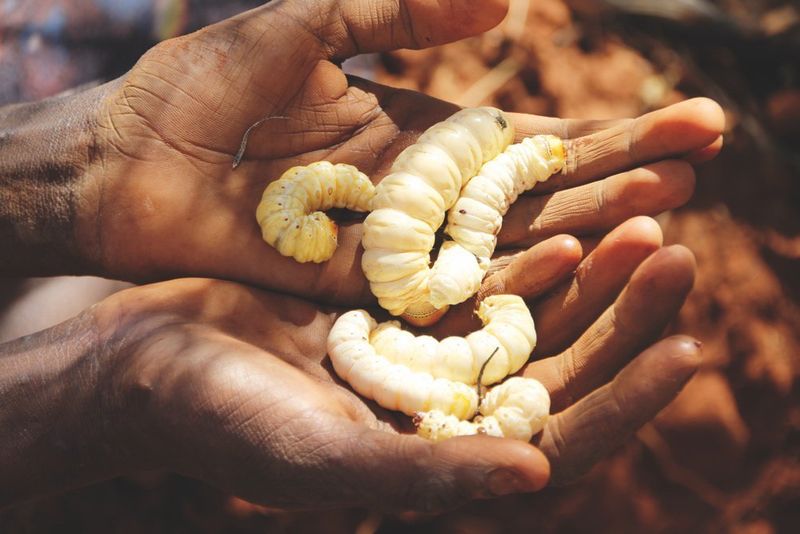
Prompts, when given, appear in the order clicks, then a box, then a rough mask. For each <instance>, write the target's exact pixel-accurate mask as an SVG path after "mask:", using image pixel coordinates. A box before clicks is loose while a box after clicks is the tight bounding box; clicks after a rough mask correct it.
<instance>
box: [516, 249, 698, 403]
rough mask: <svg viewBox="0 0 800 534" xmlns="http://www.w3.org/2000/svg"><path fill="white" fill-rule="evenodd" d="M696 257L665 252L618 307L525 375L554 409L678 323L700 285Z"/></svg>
mask: <svg viewBox="0 0 800 534" xmlns="http://www.w3.org/2000/svg"><path fill="white" fill-rule="evenodd" d="M694 270H695V263H694V256H693V255H692V253H691V252H690V251H689V249H687V248H685V247H682V246H680V245H674V246H671V247H666V248H662V249H661V250H659V251H658V252H656V253H655V254H653V255H652V256H650V257H649V258H648V259H647V260H645V261H644V262H643V263H642V265H641V266H640V267H639V268H638V269H637V270H636V272H635V273H634V274H633V276H632V277H631V281H630V283H629V284H628V286H627V287H626V288H625V290H624V291H623V292H622V294H621V295H620V296H619V298H617V300H616V301H615V302H614V304H613V305H612V306H611V307H610V308H608V309H607V310H606V311H605V312H604V313H603V315H601V316H600V318H599V319H598V320H597V321H595V322H594V324H593V325H592V326H591V327H589V329H588V330H587V331H586V332H585V333H584V334H583V335H581V337H580V338H579V339H578V340H577V341H576V342H575V343H574V344H573V345H572V346H571V347H570V348H569V349H567V350H566V351H564V352H563V353H561V354H559V355H558V356H553V357H550V358H546V359H544V360H540V361H537V362H534V363H532V364H529V365H528V366H527V367H526V368H525V370H524V373H525V375H526V376H532V377H535V378H536V379H537V380H539V381H541V382H542V383H543V384H544V385H545V387H547V390H548V391H549V392H550V397H551V402H552V406H553V410H555V411H558V410H560V409H563V408H565V407H566V406H569V405H571V404H573V403H574V402H575V401H576V400H578V399H580V398H582V397H584V396H585V395H587V394H588V393H589V392H590V391H592V390H593V389H595V388H596V387H598V386H600V385H601V384H604V383H605V382H606V381H608V380H609V379H610V378H611V377H612V376H614V375H615V374H616V373H617V371H618V370H619V369H620V368H622V367H623V366H624V365H625V364H626V363H627V362H628V360H629V359H630V358H631V357H633V355H635V354H636V353H637V352H639V351H640V350H642V348H643V347H646V346H647V345H648V344H650V343H652V342H653V341H654V340H655V339H657V338H658V336H660V335H661V333H662V332H663V331H664V328H666V326H667V325H668V324H669V322H670V321H672V320H673V319H674V318H675V316H676V315H677V313H678V310H680V308H681V306H682V305H683V302H684V300H685V299H686V296H687V295H688V293H689V291H690V290H691V288H692V284H693V282H694Z"/></svg>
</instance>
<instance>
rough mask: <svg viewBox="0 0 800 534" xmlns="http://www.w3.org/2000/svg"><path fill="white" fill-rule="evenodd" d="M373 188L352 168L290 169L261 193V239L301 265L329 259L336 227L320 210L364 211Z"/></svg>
mask: <svg viewBox="0 0 800 534" xmlns="http://www.w3.org/2000/svg"><path fill="white" fill-rule="evenodd" d="M374 196H375V187H374V186H373V185H372V182H371V181H370V179H369V178H368V177H367V176H366V175H365V174H364V173H362V172H360V171H359V170H358V169H356V168H355V167H353V166H352V165H347V164H344V163H337V164H333V163H330V162H327V161H318V162H316V163H312V164H310V165H308V166H305V167H292V168H291V169H289V170H288V171H286V172H285V173H283V175H282V176H281V177H280V178H279V179H278V180H275V181H274V182H272V183H270V184H269V185H268V186H267V188H266V189H265V190H264V194H263V196H262V197H261V202H260V203H259V204H258V208H256V220H257V221H258V225H259V226H260V227H261V235H262V237H263V238H264V241H266V242H267V243H269V244H270V245H271V246H273V247H275V249H276V250H277V251H278V252H280V253H281V254H282V255H284V256H289V257H292V258H294V259H295V260H296V261H298V262H300V263H306V262H309V261H311V262H314V263H321V262H324V261H327V260H329V259H330V258H331V257H332V256H333V253H334V252H335V251H336V247H337V244H338V241H337V234H338V226H337V225H336V223H335V222H334V221H332V220H331V219H330V217H328V216H327V215H326V214H325V213H323V211H324V210H328V209H331V208H347V209H349V210H353V211H369V210H370V207H371V202H372V198H373V197H374Z"/></svg>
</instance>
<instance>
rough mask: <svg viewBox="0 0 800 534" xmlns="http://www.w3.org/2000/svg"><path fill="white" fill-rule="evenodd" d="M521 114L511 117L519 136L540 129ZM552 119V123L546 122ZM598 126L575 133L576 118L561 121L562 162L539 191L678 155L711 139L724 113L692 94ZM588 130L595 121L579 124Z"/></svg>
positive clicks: (721, 124)
mask: <svg viewBox="0 0 800 534" xmlns="http://www.w3.org/2000/svg"><path fill="white" fill-rule="evenodd" d="M526 117H527V116H522V117H521V118H520V119H519V120H517V121H515V125H516V126H517V127H518V130H519V131H518V135H519V136H528V135H533V134H535V133H542V131H541V130H537V129H536V128H537V126H539V125H540V124H541V122H540V121H539V120H538V119H536V118H533V117H531V118H526ZM551 124H552V125H555V123H551ZM611 124H612V125H611V126H610V127H608V128H606V129H604V130H601V131H595V132H594V133H589V134H587V135H584V136H581V137H575V134H576V133H582V131H581V130H580V128H577V129H578V131H577V132H575V131H572V132H571V131H568V129H569V128H570V127H572V128H573V129H576V123H574V122H566V123H562V125H561V133H559V134H557V135H560V136H561V137H562V138H565V139H570V141H569V142H568V143H567V164H566V166H565V168H564V170H563V171H562V172H561V174H559V175H556V176H554V177H552V178H551V179H550V180H548V181H547V182H545V183H542V184H539V185H537V189H538V190H539V191H540V192H546V191H554V190H557V189H565V188H568V187H574V186H576V185H579V184H583V183H586V182H590V181H592V180H596V179H598V178H602V177H604V176H608V175H609V174H613V173H616V172H620V171H624V170H627V169H632V168H634V167H637V166H640V165H643V164H645V163H650V162H653V161H658V160H661V159H666V158H674V157H682V156H684V155H686V154H688V153H691V152H693V151H696V150H699V149H702V148H704V147H706V146H708V145H711V144H713V143H714V142H715V141H716V139H717V138H718V137H719V136H720V135H721V134H722V130H723V128H724V126H725V115H724V113H723V111H722V108H720V106H719V104H717V103H716V102H714V101H713V100H710V99H708V98H694V99H691V100H687V101H685V102H680V103H678V104H674V105H672V106H669V107H666V108H664V109H660V110H657V111H653V112H651V113H647V114H646V115H642V116H641V117H638V118H636V119H627V120H623V121H620V122H615V123H611ZM585 128H586V129H587V130H588V131H592V130H593V129H595V128H596V126H594V125H592V124H591V123H589V124H588V125H586V126H585Z"/></svg>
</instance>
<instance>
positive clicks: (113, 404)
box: [0, 218, 699, 512]
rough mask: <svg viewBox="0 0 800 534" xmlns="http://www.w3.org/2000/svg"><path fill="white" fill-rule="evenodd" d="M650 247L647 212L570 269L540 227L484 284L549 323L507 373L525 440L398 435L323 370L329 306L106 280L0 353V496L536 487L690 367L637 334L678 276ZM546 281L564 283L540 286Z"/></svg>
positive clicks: (573, 253)
mask: <svg viewBox="0 0 800 534" xmlns="http://www.w3.org/2000/svg"><path fill="white" fill-rule="evenodd" d="M660 239H661V236H660V232H659V231H658V227H657V225H655V223H654V222H653V221H652V220H649V219H645V218H638V219H634V220H631V221H629V222H627V223H626V224H624V225H622V226H621V227H619V228H618V229H616V230H615V231H614V232H613V233H612V234H611V235H610V236H609V238H607V239H605V240H603V241H602V242H601V243H600V244H599V245H598V246H597V247H596V248H595V250H594V251H593V252H591V253H590V255H589V256H588V257H587V258H586V259H585V260H584V261H582V262H580V258H581V247H580V245H579V243H578V242H577V241H576V240H575V239H574V238H572V237H569V236H556V237H553V238H551V239H549V240H547V241H545V242H543V243H540V244H538V245H536V246H534V247H533V248H532V249H530V250H528V251H527V252H525V253H524V254H520V255H518V256H516V257H515V258H513V259H512V260H511V262H510V264H509V265H507V267H506V268H505V269H503V270H500V271H498V272H496V273H495V274H493V275H491V276H490V278H489V279H488V280H487V283H486V284H485V286H484V291H483V292H482V294H483V295H484V296H486V295H489V294H492V293H493V292H495V291H497V290H501V288H502V290H503V291H508V292H516V293H519V294H522V295H523V296H525V297H526V298H527V299H528V300H529V301H530V302H531V303H532V304H533V310H534V313H535V320H536V321H537V322H538V323H540V324H548V325H549V328H550V329H549V330H542V329H540V331H539V337H540V345H539V346H540V347H552V346H555V345H557V344H558V343H554V341H553V336H552V334H551V332H552V333H556V334H557V336H556V339H557V340H558V342H559V343H566V344H567V348H566V349H565V350H563V351H559V350H547V349H544V350H541V351H538V350H537V352H539V353H540V356H541V359H539V360H538V361H536V362H535V363H532V364H530V365H529V366H528V367H527V368H526V369H525V371H524V373H525V374H526V375H528V376H533V377H536V378H538V379H539V380H541V381H543V382H544V383H545V385H546V386H547V387H548V389H549V390H550V393H551V395H552V397H553V403H554V404H553V413H554V415H553V417H552V418H551V420H550V422H549V423H548V425H547V427H546V428H545V431H544V432H543V434H542V435H541V436H538V437H537V438H536V439H535V442H536V443H537V444H538V448H536V447H534V446H532V445H529V444H525V443H521V442H516V441H513V440H505V439H497V438H489V437H485V436H476V437H467V438H456V439H452V440H448V441H445V442H443V443H440V444H436V445H434V444H431V443H429V442H426V441H424V440H422V439H420V438H417V437H415V436H409V435H404V434H402V433H401V434H398V433H397V429H399V428H403V427H405V428H408V421H407V418H404V417H403V416H398V415H397V414H391V413H387V412H386V411H384V410H382V409H379V408H377V407H376V406H375V405H374V404H373V403H371V402H365V401H364V400H362V399H361V398H360V397H358V396H357V395H355V394H353V393H352V392H351V391H350V390H349V388H348V387H347V386H346V385H343V384H342V383H341V382H340V381H339V380H338V379H337V378H335V376H333V375H332V372H331V370H330V364H329V361H328V359H327V357H326V353H325V340H326V337H327V334H328V331H329V329H330V327H331V325H332V324H333V321H334V320H335V319H336V317H337V316H338V315H339V314H340V313H342V312H344V311H346V310H345V309H341V308H324V307H320V306H319V305H318V304H313V303H310V302H307V301H303V300H299V299H297V298H294V297H289V296H280V295H276V294H270V293H267V292H263V291H261V290H257V289H254V288H249V287H246V286H242V285H238V284H234V283H231V282H222V281H214V280H202V279H186V280H175V281H171V282H165V283H161V284H157V285H151V286H142V287H138V288H134V289H130V290H127V291H123V292H121V293H118V294H116V295H114V296H112V297H109V298H108V299H106V300H105V301H103V302H102V303H100V304H98V305H97V306H95V307H93V308H91V309H90V310H88V311H87V312H85V313H84V314H83V315H81V316H80V317H78V318H76V319H73V320H71V321H68V322H67V323H64V324H62V325H60V326H58V327H56V328H54V329H51V330H49V331H45V332H42V333H39V334H35V335H34V336H30V337H28V338H25V339H22V340H19V341H15V342H12V343H9V344H6V345H3V346H0V353H2V355H3V356H2V357H0V395H1V396H2V398H3V400H4V402H3V403H2V404H0V427H1V428H2V430H3V432H2V435H3V436H5V437H4V439H3V440H0V475H1V476H2V479H3V480H4V484H3V485H2V488H0V503H2V504H6V505H7V504H11V503H14V502H19V501H20V500H24V499H26V498H29V497H32V496H35V495H39V494H42V493H47V492H52V491H58V490H63V489H65V488H68V487H73V486H77V485H82V484H86V483H89V482H92V481H96V480H101V479H104V478H108V477H111V476H114V475H117V474H120V473H128V472H132V471H135V470H139V469H144V468H161V469H168V470H173V471H177V472H181V473H184V474H186V475H188V476H192V477H197V478H200V479H202V480H205V481H207V482H208V483H210V484H213V485H215V486H217V487H220V488H223V489H225V490H228V491H231V492H233V493H236V494H238V495H241V496H243V497H245V498H248V499H251V500H253V501H256V502H263V503H267V504H271V505H277V506H283V507H300V508H320V507H330V506H351V505H359V506H369V507H374V508H378V509H382V510H388V511H395V512H396V511H404V510H413V511H417V512H435V511H440V510H445V509H449V508H452V507H455V506H457V505H459V504H463V503H465V502H467V501H469V500H471V499H475V498H487V497H492V496H497V495H503V494H507V493H516V492H525V491H535V490H537V489H539V488H541V487H542V486H544V485H545V484H546V483H547V481H548V478H549V477H550V476H551V472H552V480H553V482H554V483H567V482H569V481H572V480H574V479H575V478H576V477H578V476H580V475H581V474H582V473H583V472H585V471H586V470H587V469H589V468H590V467H591V465H592V464H593V463H594V462H596V461H597V460H598V459H599V458H600V457H601V456H602V455H604V454H605V453H607V452H608V451H610V450H611V449H612V448H613V447H615V446H617V445H618V444H619V443H621V442H622V441H624V440H626V439H628V438H629V437H630V436H631V435H632V433H633V432H634V431H635V430H636V429H637V428H639V427H640V426H641V425H642V424H644V423H645V422H646V421H648V420H650V419H651V418H652V417H653V416H654V415H655V414H656V413H657V412H658V411H659V410H660V409H661V408H663V407H664V406H665V405H666V404H667V403H668V402H669V401H670V400H671V399H672V398H673V397H674V396H675V395H676V394H677V393H678V391H680V389H681V388H682V387H683V385H684V383H685V382H686V381H687V380H688V378H689V377H690V376H691V375H692V373H693V372H694V370H695V369H696V367H697V365H698V361H699V344H697V343H696V342H695V341H694V340H691V339H688V338H684V337H680V336H678V337H672V338H669V339H666V340H664V341H661V342H657V343H655V344H652V343H653V342H654V341H655V340H656V339H658V337H659V336H660V333H661V331H662V329H663V328H664V326H665V325H666V324H667V322H668V321H669V320H670V319H671V318H672V317H673V316H674V315H675V313H676V312H677V310H678V309H679V308H680V306H681V304H682V303H683V300H684V298H685V297H686V294H687V293H688V291H689V289H690V288H691V285H692V280H693V273H694V260H693V258H692V255H691V253H690V252H689V251H688V250H686V249H684V248H682V247H678V246H673V247H668V248H664V249H660V250H659V246H660ZM654 251H655V252H654ZM614 255H621V256H624V257H625V258H626V262H625V266H624V267H623V268H622V269H620V271H619V272H618V273H616V274H615V275H614V279H613V280H611V279H609V280H606V281H596V282H595V283H594V284H593V287H596V292H595V294H593V295H590V296H589V297H588V298H584V297H583V296H582V295H580V294H578V295H576V296H575V297H574V298H572V299H570V302H569V305H568V306H567V305H565V306H564V307H563V308H562V309H561V310H556V309H554V308H553V302H554V299H559V298H560V297H559V295H561V294H563V293H564V291H566V292H567V293H569V288H570V287H571V286H572V285H573V284H575V283H576V281H577V279H576V277H575V276H574V275H573V274H572V272H573V271H574V270H575V268H576V266H577V272H578V273H579V274H578V277H580V276H584V277H590V276H592V272H593V270H594V268H595V267H594V266H593V265H592V263H593V262H595V264H596V263H599V262H602V261H603V260H602V258H604V257H609V256H614ZM645 258H646V259H645ZM579 262H580V264H579V265H578V263H579ZM519 272H526V273H528V275H527V276H525V277H520V276H518V273H519ZM580 273H582V274H580ZM628 279H630V281H629V282H628ZM558 281H560V282H561V283H560V284H557V286H558V287H560V288H563V289H556V290H555V291H550V292H548V289H550V288H551V287H552V286H553V284H554V283H556V282H558ZM492 288H494V289H492ZM621 288H624V289H622V292H621V294H620V289H621ZM543 294H546V295H547V296H544V297H543V296H542V295H543ZM598 294H601V295H602V297H598V296H597V295H598ZM472 306H474V303H472ZM643 307H646V308H647V310H648V313H641V309H642V308H643ZM462 309H466V307H462ZM611 317H615V318H617V319H611ZM578 318H581V320H579V319H578ZM470 320H471V319H470V318H469V317H468V316H467V315H465V314H463V313H458V312H457V311H456V313H454V314H451V315H449V316H448V317H447V319H446V324H445V325H441V326H439V327H438V328H439V332H438V333H439V334H441V335H444V334H448V333H464V331H465V330H467V329H469V328H472V324H471V323H470ZM586 320H588V321H589V323H590V324H589V325H588V327H586V326H582V325H581V324H580V323H581V321H586ZM42 361H47V365H42ZM620 370H621V372H620Z"/></svg>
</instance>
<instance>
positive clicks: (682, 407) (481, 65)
mask: <svg viewBox="0 0 800 534" xmlns="http://www.w3.org/2000/svg"><path fill="white" fill-rule="evenodd" d="M568 3H569V4H570V5H569V6H568V5H566V4H565V2H563V1H562V0H539V1H530V2H529V1H527V0H516V1H514V2H512V4H513V9H515V10H516V11H515V12H514V13H515V14H514V15H512V16H511V17H510V18H509V19H508V20H507V21H506V22H505V23H504V24H503V25H501V26H500V27H499V28H498V29H496V30H493V31H492V32H490V33H489V34H487V35H485V36H483V37H481V38H476V39H472V40H468V41H464V42H461V43H457V44H454V45H450V46H446V47H442V48H439V49H435V50H431V51H423V52H409V51H401V52H396V53H392V54H387V55H383V56H381V57H377V58H374V60H375V61H376V62H377V66H378V69H379V76H378V79H379V80H380V81H382V82H385V83H388V84H392V85H396V86H402V87H409V88H413V89H418V90H421V91H424V92H427V93H429V94H432V95H434V96H437V97H440V98H443V99H447V100H455V101H456V102H458V103H460V104H464V105H479V104H491V105H496V106H499V107H502V108H505V109H508V110H513V111H523V112H528V113H536V114H545V115H558V116H565V117H579V118H615V117H629V116H635V115H638V114H640V113H642V112H646V111H648V110H650V109H654V108H657V107H661V106H664V105H666V104H669V103H671V102H674V101H676V100H680V99H683V98H687V97H691V96H697V95H706V96H710V97H712V98H715V99H717V100H718V101H719V102H720V103H721V104H722V105H723V107H724V108H725V110H726V113H727V117H728V126H727V131H726V133H725V149H724V151H723V152H722V154H721V155H720V157H719V158H718V159H717V160H716V161H714V162H712V163H709V164H705V165H702V166H701V167H700V168H699V169H698V185H697V192H696V194H695V197H694V198H693V199H692V201H691V202H690V203H689V205H688V206H686V207H684V208H681V209H679V210H676V211H673V212H670V213H666V214H662V215H660V216H659V217H658V219H659V222H660V223H661V225H662V227H663V229H664V231H665V234H666V237H667V242H668V243H682V244H685V245H687V246H688V247H689V248H691V249H692V250H693V251H694V253H695V254H696V256H697V260H698V268H699V274H698V277H697V281H696V285H695V289H694V291H693V293H692V294H691V296H690V298H689V302H688V304H687V306H686V307H685V309H684V310H683V311H682V313H681V315H680V318H679V319H678V321H677V323H676V324H675V325H674V326H673V328H672V329H673V330H675V331H678V332H683V333H687V334H691V335H693V336H696V337H697V338H699V339H701V340H702V341H703V342H704V357H705V362H704V364H703V368H702V370H701V371H700V372H699V373H698V374H697V375H696V376H695V378H693V379H692V381H691V382H690V383H689V385H688V386H687V387H686V389H685V390H684V392H683V393H682V394H681V395H680V396H679V398H678V399H677V400H676V401H675V402H674V403H673V404H672V405H671V406H669V407H668V408H667V409H666V410H665V411H664V412H662V413H661V414H660V415H659V416H658V418H657V419H656V420H655V421H654V422H653V423H651V424H648V425H647V426H645V427H644V428H643V429H642V430H641V431H640V432H639V433H638V434H637V436H636V439H633V440H631V441H630V442H629V443H627V445H625V446H624V447H623V448H622V449H620V450H619V451H617V452H616V453H615V454H613V455H612V456H611V457H610V458H608V459H607V460H605V461H604V462H602V463H601V464H600V465H598V466H597V467H596V468H595V469H594V470H593V471H592V472H591V473H590V474H589V475H588V476H587V477H586V478H585V479H583V480H582V481H581V482H580V483H578V484H576V485H574V486H572V487H569V488H565V489H547V490H545V491H543V492H541V493H539V494H536V495H531V496H520V497H512V498H506V499H501V500H498V501H491V502H482V503H477V504H474V505H470V506H469V507H468V508H467V509H464V510H460V511H457V512H453V513H450V514H446V515H444V516H441V517H437V518H429V519H423V520H420V519H417V520H414V521H411V520H408V519H399V518H391V517H382V516H380V515H375V514H370V513H368V512H365V511H361V510H346V511H336V512H323V513H287V512H282V511H278V510H271V509H267V508H263V507H259V506H253V505H250V504H248V503H245V502H243V501H241V500H239V499H236V498H233V497H229V496H227V495H224V494H221V493H219V492H218V491H216V490H214V489H211V488H209V487H207V486H205V485H203V484H200V483H197V482H194V481H191V480H186V479H183V478H180V477H177V476H171V475H162V474H147V475H141V476H139V477H136V478H125V479H118V480H114V481H110V482H107V483H104V484H100V485H96V486H93V487H89V488H85V489H81V490H78V491H74V492H72V493H69V494H67V495H63V496H59V497H53V498H49V499H45V500H42V501H38V502H36V503H32V504H30V505H26V506H23V507H19V508H16V509H14V510H11V511H9V512H6V513H4V514H1V515H0V526H2V525H5V526H2V528H0V530H3V529H6V531H13V532H55V531H61V532H73V531H74V532H108V531H114V532H184V531H186V532H284V531H287V532H353V531H355V532H359V533H369V532H375V531H379V532H412V531H413V532H454V533H455V532H459V533H460V532H463V533H487V534H488V533H494V532H527V531H534V530H535V531H538V532H542V533H548V532H615V533H626V532H735V533H748V534H750V533H752V534H770V533H779V532H800V462H799V459H800V403H798V400H799V399H800V395H799V393H800V388H799V387H798V374H799V373H800V358H799V357H798V355H800V306H798V304H799V303H800V89H799V88H800V61H798V58H800V7H798V6H797V4H796V3H793V2H785V1H783V2H782V1H769V0H756V1H746V0H727V1H723V0H719V1H716V2H713V3H710V2H703V1H700V0H697V1H696V2H680V3H675V4H680V5H681V6H687V5H688V6H695V7H697V10H696V11H694V12H693V11H692V10H691V9H689V10H688V11H687V10H683V11H681V10H678V9H669V8H668V6H669V5H671V4H670V3H669V2H662V3H660V4H664V5H660V4H659V3H658V2H652V3H648V2H630V1H627V0H615V1H608V2H605V3H603V2H599V3H598V2H589V1H584V0H571V1H570V2H568ZM675 4H672V5H675ZM599 5H600V6H616V7H615V8H610V7H598V6H599ZM641 5H650V6H654V5H655V6H660V7H657V8H656V13H654V14H655V15H656V16H655V17H653V16H651V17H641V16H639V14H636V13H633V12H632V10H633V11H635V10H636V9H638V8H637V7H636V6H641ZM698 6H699V7H698ZM703 6H705V8H704V9H700V8H703ZM708 6H711V8H714V7H716V8H718V10H717V11H714V10H711V11H709V9H708ZM652 14H653V13H651V15H652ZM454 95H457V97H456V98H454ZM654 215H655V214H654Z"/></svg>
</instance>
